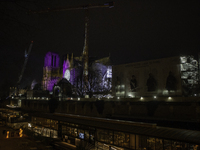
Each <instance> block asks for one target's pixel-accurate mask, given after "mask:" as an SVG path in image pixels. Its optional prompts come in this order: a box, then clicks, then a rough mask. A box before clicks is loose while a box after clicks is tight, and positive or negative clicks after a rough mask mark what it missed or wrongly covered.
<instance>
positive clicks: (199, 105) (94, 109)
mask: <svg viewBox="0 0 200 150" xmlns="http://www.w3.org/2000/svg"><path fill="white" fill-rule="evenodd" d="M176 99H177V100H176V101H175V98H173V100H171V101H164V100H162V99H160V100H159V99H157V100H154V99H153V98H152V99H151V100H150V99H149V100H146V101H145V100H144V101H140V100H136V99H135V100H131V99H126V100H125V99H124V100H122V99H121V100H118V101H117V100H115V101H114V100H109V101H108V100H96V101H74V100H68V101H58V104H57V107H56V108H55V112H58V113H67V114H75V115H84V116H92V117H108V116H121V117H127V118H129V117H130V118H131V117H135V118H151V119H152V118H157V119H158V118H159V119H169V120H173V119H179V120H193V121H198V120H199V119H200V101H199V100H198V98H188V99H187V98H184V97H183V98H176ZM21 108H22V110H26V111H40V112H49V111H50V109H49V101H47V100H22V107H21Z"/></svg>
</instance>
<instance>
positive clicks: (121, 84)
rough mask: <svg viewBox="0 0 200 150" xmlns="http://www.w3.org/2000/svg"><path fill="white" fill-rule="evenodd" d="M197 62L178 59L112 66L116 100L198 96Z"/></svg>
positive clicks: (113, 88) (191, 59)
mask: <svg viewBox="0 0 200 150" xmlns="http://www.w3.org/2000/svg"><path fill="white" fill-rule="evenodd" d="M198 76H199V75H198V62H197V61H196V60H195V59H194V58H193V57H192V56H181V57H179V56H177V57H170V58H162V59H156V60H149V61H142V62H135V63H129V64H122V65H116V66H113V80H112V81H113V82H112V92H113V96H116V97H133V98H134V97H143V96H154V97H156V96H182V95H186V96H188V95H193V96H196V94H197V93H198V91H197V85H198V82H199V79H198Z"/></svg>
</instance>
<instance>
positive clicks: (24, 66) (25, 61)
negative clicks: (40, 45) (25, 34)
mask: <svg viewBox="0 0 200 150" xmlns="http://www.w3.org/2000/svg"><path fill="white" fill-rule="evenodd" d="M32 46H33V41H31V44H30V46H29V48H28V53H26V51H25V56H24V57H25V60H24V64H23V67H22V71H21V73H20V75H19V79H18V81H17V92H16V93H17V95H18V93H19V85H20V82H21V80H22V76H23V74H24V70H25V68H26V64H27V61H28V57H29V55H30V53H31V49H32Z"/></svg>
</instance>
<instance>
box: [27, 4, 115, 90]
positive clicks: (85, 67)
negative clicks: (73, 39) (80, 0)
mask: <svg viewBox="0 0 200 150" xmlns="http://www.w3.org/2000/svg"><path fill="white" fill-rule="evenodd" d="M104 7H106V8H112V7H114V2H108V3H105V4H96V5H92V4H89V5H83V6H74V7H69V6H68V7H62V8H48V9H46V10H40V11H29V13H33V14H35V13H48V12H57V11H66V10H76V9H77V10H80V9H84V10H85V37H84V38H85V39H84V46H83V54H82V56H83V62H84V65H83V78H84V79H83V80H84V92H86V91H87V88H88V33H89V30H88V27H89V12H88V9H91V8H104Z"/></svg>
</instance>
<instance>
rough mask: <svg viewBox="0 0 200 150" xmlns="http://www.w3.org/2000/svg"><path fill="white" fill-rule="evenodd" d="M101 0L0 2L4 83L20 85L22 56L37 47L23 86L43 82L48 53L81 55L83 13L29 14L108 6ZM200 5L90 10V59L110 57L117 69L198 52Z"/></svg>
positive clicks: (154, 3) (130, 2) (139, 2)
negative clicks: (72, 7) (30, 48)
mask: <svg viewBox="0 0 200 150" xmlns="http://www.w3.org/2000/svg"><path fill="white" fill-rule="evenodd" d="M105 2H107V1H103V0H95V1H94V0H68V1H66V0H0V19H1V21H0V26H1V30H0V50H1V55H0V56H1V58H0V64H1V66H0V67H1V73H0V77H1V81H0V84H2V83H3V82H9V83H10V84H12V85H15V84H16V83H17V80H18V77H19V74H20V72H21V69H22V65H23V63H24V51H25V49H28V47H29V45H30V41H31V40H33V41H34V43H33V48H32V51H31V54H30V57H29V60H28V63H27V67H26V70H25V73H24V77H23V78H22V84H23V85H25V83H30V82H31V81H32V80H33V79H36V80H37V81H40V80H41V79H42V69H43V68H42V67H43V64H44V56H45V53H47V52H48V51H53V52H57V53H59V54H60V55H61V56H62V55H63V54H66V53H74V55H75V56H80V55H81V53H82V50H83V42H84V10H69V11H64V12H50V13H45V14H27V13H26V12H27V11H28V10H43V9H46V8H55V7H60V6H80V5H87V4H104V3H105ZM199 8H200V7H199V1H197V0H196V1H195V0H194V1H191V0H188V1H177V0H174V1H172V2H169V1H168V0H161V1H158V0H151V1H150V0H146V1H144V0H116V1H115V6H114V8H96V9H90V10H89V15H90V21H89V25H90V27H89V55H90V56H98V57H105V56H108V55H109V53H110V54H111V58H112V60H113V63H114V64H121V63H129V62H137V61H143V60H149V59H156V58H162V57H169V56H177V55H183V54H189V55H196V56H197V54H198V52H199V48H200V45H199V43H200V42H199V35H200V34H199V33H200V32H199V27H200V17H199Z"/></svg>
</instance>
